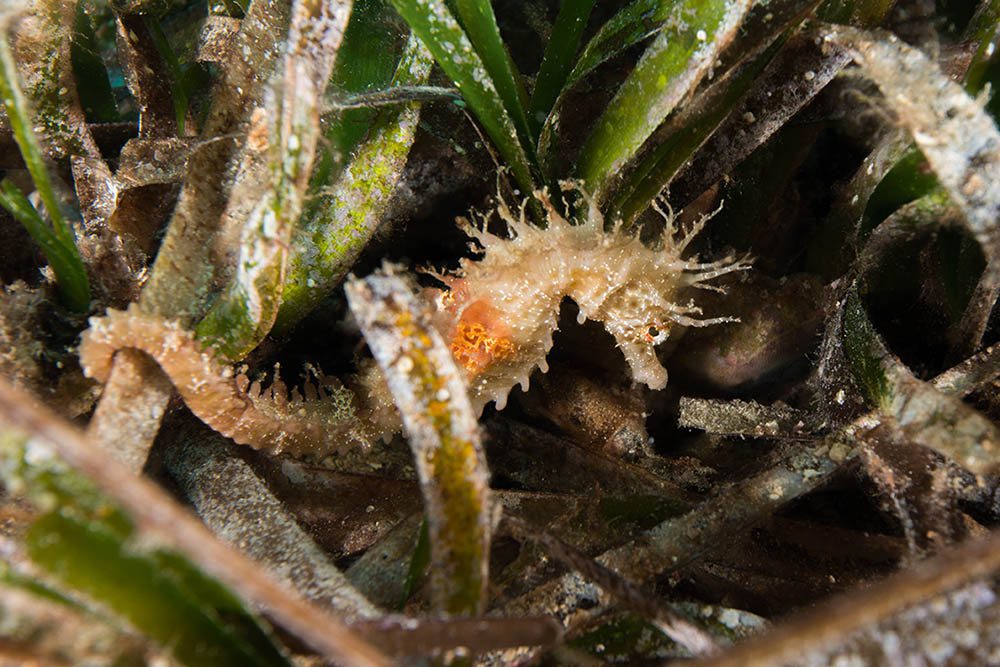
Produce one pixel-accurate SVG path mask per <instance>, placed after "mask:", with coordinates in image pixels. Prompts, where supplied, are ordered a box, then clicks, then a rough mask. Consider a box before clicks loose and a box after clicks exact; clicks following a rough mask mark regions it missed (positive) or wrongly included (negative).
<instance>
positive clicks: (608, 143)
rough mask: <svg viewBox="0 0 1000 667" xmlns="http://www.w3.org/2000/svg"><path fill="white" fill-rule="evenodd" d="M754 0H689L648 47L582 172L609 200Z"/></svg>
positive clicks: (587, 149)
mask: <svg viewBox="0 0 1000 667" xmlns="http://www.w3.org/2000/svg"><path fill="white" fill-rule="evenodd" d="M751 4H752V3H751V2H750V0H708V1H704V2H703V1H699V0H685V1H684V2H680V3H678V4H677V5H675V6H674V8H673V11H672V13H671V16H672V17H674V18H675V19H676V20H674V21H671V22H670V23H668V25H667V26H665V27H664V29H663V30H662V31H661V32H660V34H659V35H658V36H657V37H656V39H655V40H654V41H653V43H652V44H650V46H649V47H648V48H647V49H646V52H645V53H644V54H643V56H642V59H641V60H640V61H639V64H638V65H636V67H635V69H634V70H633V71H632V73H631V74H630V75H629V77H628V79H626V80H625V83H623V84H622V86H621V88H620V89H619V90H618V93H617V94H616V95H615V97H614V99H613V100H611V103H610V104H609V105H608V107H607V109H606V110H605V111H604V113H603V114H602V115H601V118H600V119H599V120H598V121H597V125H596V126H595V128H594V129H593V131H592V132H591V134H590V136H589V137H588V138H587V141H586V143H585V144H584V147H583V150H582V152H581V154H580V158H579V160H578V162H577V173H578V175H579V176H580V177H581V178H582V179H583V181H584V183H585V184H586V186H587V187H588V189H589V190H590V191H591V192H593V193H594V196H595V197H597V199H598V200H599V201H600V200H603V199H605V198H606V197H607V196H608V194H609V191H610V190H611V188H612V185H613V183H614V181H615V180H616V178H617V175H618V172H619V171H621V170H622V168H623V167H625V165H626V164H627V163H628V162H629V160H631V159H632V158H633V157H634V156H635V154H636V153H637V151H638V150H639V148H640V147H641V146H642V144H643V143H644V142H645V141H646V139H648V138H649V136H650V135H651V134H652V133H653V131H654V130H655V129H656V128H657V126H659V124H660V123H661V122H663V120H664V119H665V118H666V117H667V116H668V115H669V114H670V113H671V112H672V111H673V110H674V109H675V108H676V107H677V105H678V104H680V103H681V102H682V101H683V100H684V99H685V98H686V97H687V96H688V95H689V93H690V92H691V91H692V90H693V89H694V87H695V86H696V85H697V84H698V83H699V82H700V81H701V80H702V78H704V76H705V75H706V74H707V73H708V71H709V70H710V69H711V68H712V67H713V66H714V64H715V61H716V59H717V57H718V55H719V53H720V52H721V50H722V49H723V47H725V46H726V45H727V44H728V43H729V42H730V40H732V38H733V36H734V35H735V34H736V31H737V30H738V29H739V27H740V25H741V24H742V22H743V19H744V17H745V16H746V13H747V11H748V10H749V9H750V5H751Z"/></svg>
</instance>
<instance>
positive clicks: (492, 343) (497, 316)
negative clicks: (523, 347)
mask: <svg viewBox="0 0 1000 667" xmlns="http://www.w3.org/2000/svg"><path fill="white" fill-rule="evenodd" d="M501 316H502V313H501V312H500V311H499V310H497V309H496V308H494V307H493V306H491V305H490V304H489V303H488V302H487V301H485V300H479V301H476V302H475V303H472V304H470V305H469V306H468V307H467V308H466V309H465V310H464V311H463V312H462V317H461V319H460V320H459V321H458V323H457V324H456V325H455V329H454V331H453V332H452V336H451V342H450V344H449V347H450V348H451V353H452V356H454V357H455V361H457V362H458V363H459V364H460V365H461V366H462V367H463V368H464V369H465V370H466V372H467V373H469V375H470V376H473V377H474V376H476V375H478V374H479V373H481V372H482V371H483V370H485V369H486V368H488V367H489V366H490V365H492V364H493V363H495V362H497V361H500V360H501V359H504V358H506V357H509V356H510V355H511V354H513V353H514V342H513V341H512V340H511V338H510V336H511V329H510V327H509V326H508V325H507V324H506V323H505V322H504V321H503V320H502V319H501Z"/></svg>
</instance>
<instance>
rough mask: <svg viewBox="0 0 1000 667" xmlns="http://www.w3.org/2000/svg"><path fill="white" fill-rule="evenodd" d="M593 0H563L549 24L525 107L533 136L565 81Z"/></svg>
mask: <svg viewBox="0 0 1000 667" xmlns="http://www.w3.org/2000/svg"><path fill="white" fill-rule="evenodd" d="M594 2H595V0H563V4H562V7H561V8H560V9H559V15H558V16H557V17H556V22H555V25H553V26H552V36H551V37H550V38H549V43H548V44H546V45H545V54H544V55H543V56H542V66H541V67H540V68H539V70H538V77H537V78H536V80H535V89H534V90H533V91H532V93H531V103H530V105H529V107H528V123H529V125H531V127H532V130H533V134H534V138H535V139H536V140H537V138H538V134H539V132H541V126H542V123H544V122H545V119H546V118H548V116H549V112H551V111H552V107H553V106H554V105H555V103H556V99H557V98H558V97H559V92H560V91H561V90H563V88H564V87H565V85H566V83H567V81H568V77H569V74H570V72H571V71H572V69H571V68H573V67H574V63H573V56H574V55H576V50H577V48H578V47H579V46H580V37H581V36H582V35H583V30H584V28H586V27H587V19H588V18H589V17H590V10H591V9H593V8H594Z"/></svg>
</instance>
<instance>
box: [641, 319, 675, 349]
mask: <svg viewBox="0 0 1000 667" xmlns="http://www.w3.org/2000/svg"><path fill="white" fill-rule="evenodd" d="M669 333H670V332H669V331H668V330H667V329H666V328H665V327H662V326H660V325H658V324H650V325H649V327H648V328H647V329H646V334H645V335H644V336H643V338H645V339H646V342H647V343H650V344H652V345H659V344H660V343H662V342H663V341H665V340H666V339H667V334H669Z"/></svg>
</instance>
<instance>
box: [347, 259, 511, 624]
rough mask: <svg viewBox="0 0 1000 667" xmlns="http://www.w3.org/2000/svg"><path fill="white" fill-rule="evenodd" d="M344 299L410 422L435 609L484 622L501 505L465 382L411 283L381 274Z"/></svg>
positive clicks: (357, 284) (350, 287)
mask: <svg viewBox="0 0 1000 667" xmlns="http://www.w3.org/2000/svg"><path fill="white" fill-rule="evenodd" d="M345 291H346V292H347V301H348V303H349V304H350V306H351V311H352V312H353V313H354V316H355V317H356V318H357V320H358V323H359V325H360V326H361V330H362V331H363V332H364V334H365V340H366V341H367V342H368V347H369V348H370V349H371V351H372V354H373V355H374V356H375V359H376V361H377V362H378V364H379V366H380V367H381V368H382V371H383V372H384V373H385V376H386V379H387V381H388V383H389V389H390V391H391V392H392V395H393V398H394V399H395V402H396V406H397V407H398V408H399V411H400V412H401V413H402V415H403V425H404V427H405V429H406V433H407V436H408V439H409V441H410V448H411V450H412V451H413V457H414V460H415V462H416V468H417V474H418V476H419V478H420V487H421V491H422V492H423V496H424V503H425V505H426V511H427V528H428V535H429V537H430V542H431V555H432V561H431V584H432V587H433V589H432V591H433V593H432V595H433V598H434V602H435V605H436V606H437V608H438V609H439V610H440V611H444V612H446V613H449V614H467V615H475V614H480V613H482V611H483V610H484V609H485V607H486V591H487V584H488V578H489V548H490V538H491V533H492V518H493V505H492V503H491V497H490V489H489V471H488V469H487V467H486V455H485V452H484V450H483V447H482V444H481V443H480V440H479V425H478V423H477V422H476V417H475V414H474V413H473V411H472V405H471V403H469V398H468V394H467V391H466V387H465V382H464V381H463V379H462V375H461V374H460V372H459V370H458V367H457V366H456V365H455V361H454V359H453V358H452V356H451V351H450V350H449V349H448V346H447V345H446V344H445V342H444V340H443V339H442V338H441V335H440V334H439V333H438V331H437V329H435V328H434V325H433V324H432V323H431V320H430V316H429V313H428V312H427V310H426V307H425V306H424V305H423V304H421V302H420V301H419V300H418V299H417V297H416V295H415V294H414V293H413V290H412V287H411V285H409V284H408V283H407V282H406V281H405V280H404V279H403V278H401V277H400V276H398V275H395V274H393V273H391V272H389V273H379V274H375V275H373V276H370V277H368V278H366V279H364V280H355V281H352V282H349V283H348V284H347V286H346V288H345Z"/></svg>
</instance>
